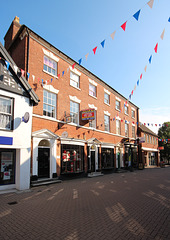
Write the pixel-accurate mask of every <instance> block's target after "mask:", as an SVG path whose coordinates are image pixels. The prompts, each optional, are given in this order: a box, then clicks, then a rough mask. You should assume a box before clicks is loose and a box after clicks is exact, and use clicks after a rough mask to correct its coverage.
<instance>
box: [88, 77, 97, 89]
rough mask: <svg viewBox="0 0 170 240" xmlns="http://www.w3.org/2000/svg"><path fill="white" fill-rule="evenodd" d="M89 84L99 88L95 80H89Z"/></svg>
mask: <svg viewBox="0 0 170 240" xmlns="http://www.w3.org/2000/svg"><path fill="white" fill-rule="evenodd" d="M89 83H91V84H92V85H94V86H96V87H97V83H96V82H95V81H94V80H91V79H90V78H89Z"/></svg>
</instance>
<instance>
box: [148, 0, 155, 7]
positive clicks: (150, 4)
mask: <svg viewBox="0 0 170 240" xmlns="http://www.w3.org/2000/svg"><path fill="white" fill-rule="evenodd" d="M153 2H154V0H150V1H149V2H148V3H147V4H148V6H149V7H150V8H152V7H153Z"/></svg>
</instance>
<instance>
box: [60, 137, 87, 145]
mask: <svg viewBox="0 0 170 240" xmlns="http://www.w3.org/2000/svg"><path fill="white" fill-rule="evenodd" d="M85 142H86V141H83V140H78V139H74V138H68V139H67V138H61V144H69V145H79V146H85Z"/></svg>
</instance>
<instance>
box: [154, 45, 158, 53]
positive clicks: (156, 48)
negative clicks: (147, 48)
mask: <svg viewBox="0 0 170 240" xmlns="http://www.w3.org/2000/svg"><path fill="white" fill-rule="evenodd" d="M154 50H155V52H156V53H157V52H158V43H157V44H156V46H155V48H154Z"/></svg>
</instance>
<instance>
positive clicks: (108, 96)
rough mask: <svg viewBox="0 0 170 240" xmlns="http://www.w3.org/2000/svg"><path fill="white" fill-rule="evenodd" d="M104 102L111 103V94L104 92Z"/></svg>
mask: <svg viewBox="0 0 170 240" xmlns="http://www.w3.org/2000/svg"><path fill="white" fill-rule="evenodd" d="M104 103H105V104H107V105H110V95H109V94H108V93H106V92H104Z"/></svg>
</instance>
